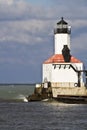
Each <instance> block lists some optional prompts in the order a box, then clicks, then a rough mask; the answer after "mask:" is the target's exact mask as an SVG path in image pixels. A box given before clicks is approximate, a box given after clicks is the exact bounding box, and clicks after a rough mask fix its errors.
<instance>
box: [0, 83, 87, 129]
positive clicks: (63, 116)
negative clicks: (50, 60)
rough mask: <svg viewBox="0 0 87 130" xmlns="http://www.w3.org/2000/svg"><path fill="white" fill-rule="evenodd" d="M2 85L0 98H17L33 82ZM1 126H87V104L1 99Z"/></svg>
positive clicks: (62, 127)
mask: <svg viewBox="0 0 87 130" xmlns="http://www.w3.org/2000/svg"><path fill="white" fill-rule="evenodd" d="M2 87H3V86H2ZM2 87H0V98H8V99H9V98H10V99H11V98H14V97H15V96H16V98H18V99H19V97H20V98H21V97H22V96H23V97H25V96H26V95H27V94H29V93H31V92H32V90H33V87H34V86H32V85H31V86H30V85H29V86H26V85H24V86H18V85H16V86H14V85H13V86H4V87H3V88H2ZM6 87H7V88H6ZM10 88H11V89H10ZM20 95H21V96H20ZM10 99H9V100H10ZM0 130H87V105H86V104H63V103H58V102H14V101H11V102H8V101H2V102H0Z"/></svg>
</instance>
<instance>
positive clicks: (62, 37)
mask: <svg viewBox="0 0 87 130" xmlns="http://www.w3.org/2000/svg"><path fill="white" fill-rule="evenodd" d="M54 38H55V54H62V49H63V46H64V45H68V47H69V49H70V35H69V34H55V37H54Z"/></svg>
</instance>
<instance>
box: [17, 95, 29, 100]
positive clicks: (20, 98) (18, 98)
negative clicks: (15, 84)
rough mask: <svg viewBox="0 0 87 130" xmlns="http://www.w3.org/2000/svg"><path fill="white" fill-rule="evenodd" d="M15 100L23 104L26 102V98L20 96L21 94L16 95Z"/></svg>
mask: <svg viewBox="0 0 87 130" xmlns="http://www.w3.org/2000/svg"><path fill="white" fill-rule="evenodd" d="M15 99H16V100H20V101H23V102H28V100H27V98H26V96H25V95H22V94H20V95H18V96H17V97H16V98H15Z"/></svg>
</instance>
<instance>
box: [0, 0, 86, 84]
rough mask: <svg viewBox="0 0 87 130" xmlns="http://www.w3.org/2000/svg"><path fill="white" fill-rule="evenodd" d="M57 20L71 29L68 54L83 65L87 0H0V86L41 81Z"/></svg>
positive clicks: (52, 48) (84, 59)
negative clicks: (63, 20)
mask: <svg viewBox="0 0 87 130" xmlns="http://www.w3.org/2000/svg"><path fill="white" fill-rule="evenodd" d="M61 17H64V19H65V21H66V22H68V24H69V25H70V26H71V54H72V55H73V56H75V57H76V58H78V59H80V60H81V61H82V62H84V64H85V66H87V0H73V1H72V0H0V83H39V82H42V64H43V62H44V60H46V59H48V58H49V57H50V56H52V55H53V54H54V27H55V25H56V23H57V22H58V21H60V19H61Z"/></svg>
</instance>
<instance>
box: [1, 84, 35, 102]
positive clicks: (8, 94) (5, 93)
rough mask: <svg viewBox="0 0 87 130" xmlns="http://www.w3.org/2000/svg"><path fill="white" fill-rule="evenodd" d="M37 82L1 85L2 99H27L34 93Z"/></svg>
mask: <svg viewBox="0 0 87 130" xmlns="http://www.w3.org/2000/svg"><path fill="white" fill-rule="evenodd" d="M34 88H35V84H5V85H4V84H3V85H0V100H16V99H17V100H25V99H26V97H27V96H28V95H30V94H31V93H33V91H34Z"/></svg>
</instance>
